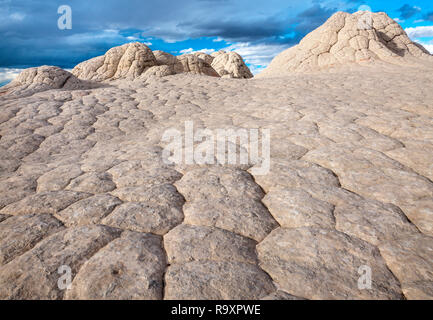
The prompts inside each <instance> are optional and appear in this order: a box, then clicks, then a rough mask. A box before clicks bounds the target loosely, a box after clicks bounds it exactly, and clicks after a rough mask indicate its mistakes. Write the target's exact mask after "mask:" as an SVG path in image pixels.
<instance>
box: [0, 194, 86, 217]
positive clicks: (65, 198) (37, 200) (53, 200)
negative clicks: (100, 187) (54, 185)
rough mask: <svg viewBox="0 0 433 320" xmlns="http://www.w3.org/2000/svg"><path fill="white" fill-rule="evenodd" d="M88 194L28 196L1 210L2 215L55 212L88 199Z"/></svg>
mask: <svg viewBox="0 0 433 320" xmlns="http://www.w3.org/2000/svg"><path fill="white" fill-rule="evenodd" d="M89 196H90V194H89V193H83V192H74V191H51V192H42V193H37V194H35V195H32V196H28V197H26V198H24V199H22V200H20V201H18V202H15V203H12V204H10V205H8V206H6V207H4V208H3V209H2V210H1V213H3V214H11V215H22V214H32V213H38V214H42V213H50V214H56V213H57V212H59V211H61V210H63V209H65V208H67V207H68V206H70V205H71V204H73V203H74V202H77V201H79V200H82V199H84V198H87V197H89Z"/></svg>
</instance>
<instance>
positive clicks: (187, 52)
mask: <svg viewBox="0 0 433 320" xmlns="http://www.w3.org/2000/svg"><path fill="white" fill-rule="evenodd" d="M195 52H203V53H206V54H211V53H212V52H215V49H200V50H194V49H193V48H188V49H183V50H180V51H179V53H181V54H191V53H195Z"/></svg>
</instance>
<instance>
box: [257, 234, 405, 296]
mask: <svg viewBox="0 0 433 320" xmlns="http://www.w3.org/2000/svg"><path fill="white" fill-rule="evenodd" d="M257 251H258V254H259V261H260V266H261V267H262V268H263V270H265V271H266V272H267V273H268V274H269V275H270V276H271V277H272V279H273V280H274V281H275V282H276V283H277V284H278V286H279V287H280V288H282V289H283V290H285V291H287V292H290V293H291V294H293V295H295V296H299V297H305V298H307V299H399V298H401V297H402V294H401V290H400V286H399V283H398V281H397V280H396V279H395V277H394V276H393V274H392V273H391V272H390V271H389V270H388V268H387V266H386V264H385V261H384V260H383V258H382V257H381V256H380V253H379V250H378V249H377V248H376V247H374V246H372V245H370V244H368V243H367V242H365V241H362V240H358V239H356V238H351V237H349V236H347V235H345V234H343V233H340V232H338V231H334V230H331V229H318V228H297V229H283V228H279V229H277V230H275V231H273V232H272V233H271V234H270V235H269V236H268V237H267V238H266V239H265V240H264V241H263V242H261V243H260V244H259V245H258V246H257ZM363 266H367V267H369V268H371V270H372V274H371V276H372V278H371V279H372V282H371V289H358V280H359V279H360V277H361V275H362V274H359V273H358V270H359V268H360V267H363Z"/></svg>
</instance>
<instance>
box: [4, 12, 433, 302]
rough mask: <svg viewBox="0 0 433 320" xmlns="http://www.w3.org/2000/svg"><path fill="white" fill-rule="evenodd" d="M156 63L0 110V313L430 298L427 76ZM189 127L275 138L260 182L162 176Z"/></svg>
mask: <svg viewBox="0 0 433 320" xmlns="http://www.w3.org/2000/svg"><path fill="white" fill-rule="evenodd" d="M339 19H340V18H339ZM347 19H350V18H347ZM374 21H375V23H376V19H374ZM378 28H379V27H378ZM383 28H385V29H387V27H386V25H384V26H383ZM389 28H391V27H389ZM392 30H394V29H392ZM390 32H391V31H390ZM384 50H385V49H384ZM414 50H415V49H414ZM420 50H421V49H420ZM151 53H152V52H151V51H148V50H146V49H145V48H142V47H136V46H133V47H128V46H127V47H125V48H123V49H122V50H120V51H119V49H116V50H113V51H112V52H111V53H110V54H108V55H106V56H105V57H104V58H103V59H102V58H95V59H96V60H95V61H93V62H91V64H95V66H96V65H100V67H98V69H96V70H97V71H92V72H91V73H89V74H88V75H87V76H83V77H89V78H88V79H92V81H94V80H95V78H94V77H96V78H98V79H100V78H101V77H104V78H105V77H110V81H102V82H98V83H97V85H95V82H92V83H91V86H85V87H80V86H78V87H73V88H68V87H65V85H62V86H57V85H56V86H54V87H52V86H51V84H50V83H51V82H49V81H48V80H47V81H48V82H49V86H48V87H43V88H42V89H41V88H38V89H37V90H30V91H29V90H27V87H28V85H27V84H26V85H22V86H14V87H13V89H10V88H11V87H8V88H9V89H8V88H6V89H7V90H6V91H5V93H1V96H0V299H281V300H296V299H405V298H406V299H433V272H432V270H433V182H432V177H433V175H432V172H433V171H432V170H433V169H432V168H433V167H432V161H431V160H432V159H433V104H432V101H433V72H432V71H433V64H428V63H427V62H426V61H425V60H420V61H423V63H424V64H423V65H422V67H421V66H420V65H409V64H400V65H396V64H383V63H377V64H375V65H374V68H373V67H371V66H360V65H355V64H350V65H346V68H343V69H340V70H335V71H334V72H315V73H300V72H297V73H292V74H288V75H286V76H285V77H284V78H263V79H260V78H259V79H231V78H230V77H228V76H227V77H212V76H207V75H200V74H191V73H182V74H170V75H166V76H165V77H163V78H161V77H158V76H152V75H155V74H158V73H162V74H165V71H167V70H165V71H164V70H163V69H153V70H152V68H155V66H156V67H159V66H162V65H165V66H172V67H173V68H175V67H176V65H177V67H179V64H178V60H177V59H178V58H176V57H173V56H170V55H168V54H164V53H161V52H153V53H152V54H153V56H154V58H155V59H153V58H151V55H150V54H151ZM192 56H194V57H195V58H191V57H192ZM212 58H214V59H217V58H218V56H217V57H212ZM182 59H186V60H185V61H184V63H185V65H188V68H190V67H191V68H192V69H193V68H195V67H194V66H199V67H200V64H201V65H202V66H203V64H202V63H206V64H207V65H208V66H211V65H212V63H213V62H212V61H214V60H213V59H211V58H209V57H207V56H204V55H200V54H192V55H191V56H190V57H186V58H182ZM197 59H201V62H199V64H194V63H195V62H194V61H196V62H197V61H198V60H197ZM233 59H234V58H233ZM137 60H139V61H137ZM222 60H223V61H226V60H225V59H222ZM86 63H90V62H86ZM114 64H115V65H116V66H121V68H120V69H118V68H117V69H116V70H114V69H112V67H113V65H114ZM151 65H152V66H151ZM177 67H176V68H177ZM86 68H87V67H86ZM86 68H84V67H83V68H82V69H80V70H81V71H80V72H84V71H83V70H85V69H86ZM91 68H94V66H92V67H91ZM99 68H101V69H99ZM170 68H171V67H170ZM200 68H201V67H200ZM89 70H90V69H89ZM92 70H93V69H92ZM98 70H99V71H98ZM144 70H147V71H148V70H151V71H150V72H149V73H150V74H151V76H149V77H148V78H146V81H140V80H139V78H140V77H141V75H140V76H138V78H135V79H133V78H134V77H136V76H137V75H138V73H140V72H142V74H143V72H147V71H144ZM215 70H216V69H215ZM31 72H34V71H31ZM56 72H57V71H56ZM89 72H90V71H89ZM198 73H199V72H198ZM61 74H63V73H61ZM83 74H85V73H83ZM116 74H117V75H116ZM68 76H69V75H68ZM26 77H27V76H26ZM69 77H71V76H69ZM113 77H114V78H117V77H119V78H118V79H116V80H114V79H112V78H113ZM60 78H61V75H60V76H59V79H60ZM35 79H36V78H35ZM56 79H57V78H56ZM408 79H410V80H408ZM51 80H53V79H51ZM63 80H65V79H64V78H63ZM111 80H112V81H111ZM38 81H39V80H38ZM53 81H54V82H56V83H57V80H55V79H54V80H53ZM59 81H60V80H59ZM79 81H88V80H79ZM98 81H99V80H98ZM86 85H88V83H87V82H86ZM20 88H21V89H22V90H21V89H20ZM8 90H10V91H8ZM185 121H193V122H194V128H195V129H196V130H198V129H209V130H217V129H220V128H222V129H239V128H253V129H254V128H255V129H260V130H261V129H270V130H271V131H270V142H271V150H270V168H269V172H264V174H259V173H258V171H257V170H254V169H255V168H257V167H259V166H260V165H261V163H260V161H258V160H257V159H256V158H254V159H249V161H248V164H242V165H236V164H231V165H223V164H213V165H212V164H183V163H182V164H170V163H167V162H166V161H164V159H165V157H166V155H164V148H165V147H166V145H167V142H166V141H164V139H163V138H162V137H163V135H164V133H165V132H166V130H168V129H170V130H173V129H174V130H178V131H179V132H181V133H182V134H184V130H185ZM257 140H258V138H257ZM232 147H234V148H235V149H236V150H241V149H242V148H245V144H243V143H242V142H241V141H236V142H234V143H233V145H232ZM62 266H67V267H68V268H69V270H70V275H69V276H70V280H71V283H70V288H69V289H65V288H62V287H61V286H59V282H58V281H59V279H60V278H61V276H62V274H61V273H59V268H61V267H62ZM363 270H364V271H365V270H370V271H371V274H370V275H371V283H370V284H371V286H370V287H360V285H359V283H360V281H361V282H362V279H365V278H363V277H362V276H363Z"/></svg>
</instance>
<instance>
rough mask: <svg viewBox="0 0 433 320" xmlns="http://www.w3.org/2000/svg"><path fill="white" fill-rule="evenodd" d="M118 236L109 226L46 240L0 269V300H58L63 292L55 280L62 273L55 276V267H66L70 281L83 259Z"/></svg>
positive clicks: (77, 230) (75, 230)
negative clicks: (69, 274)
mask: <svg viewBox="0 0 433 320" xmlns="http://www.w3.org/2000/svg"><path fill="white" fill-rule="evenodd" d="M119 234H120V233H119V231H118V230H115V229H113V228H109V227H103V226H84V227H78V228H69V229H67V230H64V231H62V232H58V233H56V234H54V235H52V236H50V237H48V238H46V239H45V240H43V241H41V242H40V243H38V244H37V245H36V246H35V247H34V248H33V249H32V250H30V251H27V252H26V253H25V254H23V255H21V256H19V257H18V258H16V259H14V260H13V261H12V262H10V263H8V264H7V265H5V266H3V267H2V268H1V269H0V298H1V299H60V298H62V297H63V295H64V290H62V289H60V288H59V286H58V281H59V278H60V277H61V276H62V275H64V274H63V273H61V274H59V273H58V270H59V268H60V267H61V266H67V267H69V268H70V270H71V272H72V274H71V277H72V279H73V277H74V276H75V275H76V274H77V272H78V270H79V268H80V267H81V265H82V264H83V263H84V262H85V261H86V260H87V259H89V258H90V257H91V256H93V255H94V254H95V253H96V252H97V251H98V250H99V249H101V248H102V247H104V246H105V245H106V244H107V243H109V242H110V241H112V240H114V239H115V238H116V237H118V236H119ZM60 270H61V269H60Z"/></svg>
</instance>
